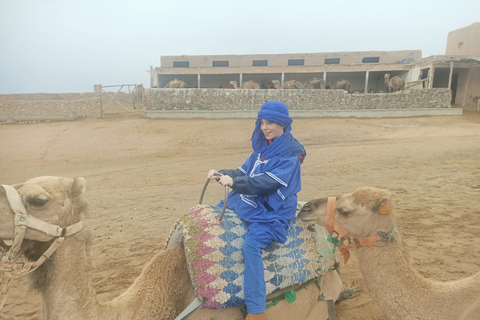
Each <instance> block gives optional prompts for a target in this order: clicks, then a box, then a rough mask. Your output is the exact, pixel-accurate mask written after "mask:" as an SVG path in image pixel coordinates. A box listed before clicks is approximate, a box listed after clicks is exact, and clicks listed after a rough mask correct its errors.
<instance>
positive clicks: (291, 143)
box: [252, 100, 306, 159]
mask: <svg viewBox="0 0 480 320" xmlns="http://www.w3.org/2000/svg"><path fill="white" fill-rule="evenodd" d="M262 119H263V120H267V121H269V122H272V123H278V124H279V125H281V126H282V127H284V128H285V129H284V132H283V134H282V135H281V136H280V137H278V138H276V139H275V140H274V141H273V143H272V144H270V145H269V144H268V141H267V139H266V138H265V135H264V134H263V132H262V129H261V122H262ZM292 122H293V120H292V118H290V115H289V113H288V108H287V106H286V105H285V104H284V103H282V102H280V101H275V100H271V101H267V102H265V103H264V104H263V105H262V107H261V109H260V111H259V112H258V117H257V121H256V122H255V130H253V134H252V148H253V151H255V152H257V153H261V154H262V157H263V158H264V159H270V158H271V157H273V156H275V155H285V156H294V155H302V156H303V158H305V156H306V152H305V149H304V148H303V146H302V145H301V144H300V143H299V142H298V141H297V140H296V139H295V138H294V137H293V136H292V134H291V133H290V131H292Z"/></svg>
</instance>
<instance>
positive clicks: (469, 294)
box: [299, 188, 480, 320]
mask: <svg viewBox="0 0 480 320" xmlns="http://www.w3.org/2000/svg"><path fill="white" fill-rule="evenodd" d="M389 197H390V194H389V192H388V191H386V190H383V189H377V188H360V189H357V190H355V192H353V193H349V194H346V195H343V196H340V197H337V200H336V210H335V220H336V221H337V222H338V223H340V224H341V225H342V226H343V227H344V228H346V229H347V230H348V231H349V232H350V233H351V234H352V235H353V236H354V237H355V238H356V239H360V238H362V237H372V236H377V232H378V231H380V232H384V233H388V232H391V231H392V230H396V229H394V228H395V221H394V217H393V214H392V213H384V214H381V213H380V212H379V208H380V207H381V206H382V203H383V204H385V205H386V206H388V205H389ZM326 215H327V201H326V199H317V200H312V201H309V202H307V203H306V204H305V206H304V207H303V209H302V211H301V212H300V213H299V218H300V219H301V220H304V221H306V222H315V223H318V224H320V225H325V221H326ZM347 217H348V218H347ZM355 252H356V254H357V258H358V262H359V267H360V271H361V273H362V276H363V279H364V282H365V285H366V286H367V288H368V290H369V292H370V294H371V296H372V298H373V300H374V301H375V302H376V303H377V304H378V305H379V307H380V308H381V310H382V311H383V313H384V314H385V316H387V317H388V318H389V319H394V320H397V319H398V320H400V319H402V320H413V319H422V320H438V319H460V316H461V314H462V313H464V312H465V314H467V315H468V316H469V318H468V319H470V320H473V319H476V320H479V319H480V317H479V316H478V314H479V310H480V306H478V304H479V302H478V301H479V300H480V272H478V273H476V274H474V275H472V276H470V277H468V278H464V279H460V280H456V281H450V282H438V281H432V280H430V279H427V278H424V277H422V276H421V275H420V274H419V273H418V272H417V271H416V269H414V267H413V266H412V261H411V258H410V255H409V252H408V248H407V246H406V244H404V242H403V241H402V238H401V235H400V234H398V233H397V234H396V241H394V242H385V243H382V244H381V245H379V246H368V247H357V248H356V249H355ZM477 299H479V300H477ZM462 317H463V316H462ZM464 319H466V318H464Z"/></svg>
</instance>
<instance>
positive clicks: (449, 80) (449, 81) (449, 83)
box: [448, 61, 453, 90]
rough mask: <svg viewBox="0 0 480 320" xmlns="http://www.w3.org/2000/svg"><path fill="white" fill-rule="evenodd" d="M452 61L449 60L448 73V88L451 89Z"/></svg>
mask: <svg viewBox="0 0 480 320" xmlns="http://www.w3.org/2000/svg"><path fill="white" fill-rule="evenodd" d="M452 75H453V61H450V75H449V76H448V89H450V90H452Z"/></svg>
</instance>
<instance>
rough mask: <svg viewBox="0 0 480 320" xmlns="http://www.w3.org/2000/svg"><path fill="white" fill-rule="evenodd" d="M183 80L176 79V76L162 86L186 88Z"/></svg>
mask: <svg viewBox="0 0 480 320" xmlns="http://www.w3.org/2000/svg"><path fill="white" fill-rule="evenodd" d="M186 87H187V86H186V84H185V82H183V81H182V80H178V79H177V78H175V79H173V80H171V81H169V82H168V83H167V85H166V86H165V87H164V88H186Z"/></svg>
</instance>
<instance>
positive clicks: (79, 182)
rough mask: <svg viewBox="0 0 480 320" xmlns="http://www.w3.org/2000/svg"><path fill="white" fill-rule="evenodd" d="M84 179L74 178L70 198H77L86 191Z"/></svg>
mask: <svg viewBox="0 0 480 320" xmlns="http://www.w3.org/2000/svg"><path fill="white" fill-rule="evenodd" d="M85 186H86V182H85V179H84V178H82V177H78V178H75V180H74V181H73V183H72V197H73V198H78V197H80V196H81V195H82V193H84V192H85V189H86V187H85Z"/></svg>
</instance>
